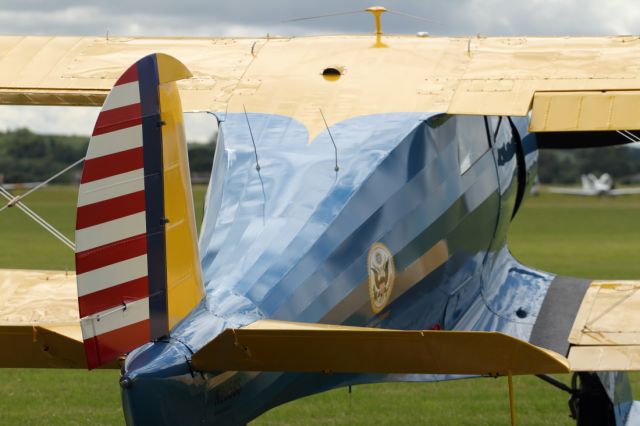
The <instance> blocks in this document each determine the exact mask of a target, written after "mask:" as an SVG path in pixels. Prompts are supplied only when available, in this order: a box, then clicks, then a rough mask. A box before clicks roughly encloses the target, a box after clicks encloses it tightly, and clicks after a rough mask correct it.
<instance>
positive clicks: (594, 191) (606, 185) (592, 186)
mask: <svg viewBox="0 0 640 426" xmlns="http://www.w3.org/2000/svg"><path fill="white" fill-rule="evenodd" d="M581 180H582V187H581V188H567V187H549V188H548V191H549V192H552V193H554V194H569V195H584V196H596V195H598V196H603V195H610V196H617V195H632V194H640V188H620V189H616V188H614V185H613V178H612V177H611V175H610V174H609V173H603V174H602V176H600V177H599V178H597V177H596V176H595V175H594V174H593V173H589V174H588V175H582V176H581Z"/></svg>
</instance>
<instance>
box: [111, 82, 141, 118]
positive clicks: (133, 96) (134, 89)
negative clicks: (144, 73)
mask: <svg viewBox="0 0 640 426" xmlns="http://www.w3.org/2000/svg"><path fill="white" fill-rule="evenodd" d="M137 103H140V88H139V85H138V81H137V80H136V81H132V82H130V83H125V84H122V85H120V86H114V87H113V89H111V92H109V96H107V99H106V100H105V101H104V104H103V105H102V111H109V110H111V109H115V108H121V107H123V106H127V105H132V104H137Z"/></svg>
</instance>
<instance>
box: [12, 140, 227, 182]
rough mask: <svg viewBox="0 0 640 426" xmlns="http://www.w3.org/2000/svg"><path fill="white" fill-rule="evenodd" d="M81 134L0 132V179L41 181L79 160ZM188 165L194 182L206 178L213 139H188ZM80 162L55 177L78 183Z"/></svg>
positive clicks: (82, 143) (83, 147)
mask: <svg viewBox="0 0 640 426" xmlns="http://www.w3.org/2000/svg"><path fill="white" fill-rule="evenodd" d="M88 144H89V138H88V137H84V136H60V135H41V134H37V133H33V132H32V131H30V130H28V129H18V130H13V131H8V132H0V182H1V181H4V182H41V181H43V180H45V179H48V178H49V177H51V176H53V175H54V174H55V173H57V172H59V171H60V170H62V169H64V168H65V167H67V166H69V165H70V164H73V163H74V162H76V161H78V160H79V159H81V158H82V157H84V155H85V154H86V152H87V145H88ZM188 149H189V167H190V169H191V174H192V176H193V178H194V181H196V182H201V183H202V182H206V181H207V180H208V178H209V174H210V172H211V166H212V164H213V153H214V151H215V141H209V142H208V143H206V144H200V143H190V144H188ZM81 172H82V164H80V165H78V166H77V167H74V169H72V170H70V171H69V172H68V173H65V174H63V175H62V176H60V177H59V178H57V179H56V180H55V182H56V183H77V182H78V181H79V180H80V174H81Z"/></svg>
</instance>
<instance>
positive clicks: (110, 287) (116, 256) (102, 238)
mask: <svg viewBox="0 0 640 426" xmlns="http://www.w3.org/2000/svg"><path fill="white" fill-rule="evenodd" d="M190 75H191V74H190V73H189V71H188V70H187V69H186V68H185V66H184V65H183V64H182V63H180V62H179V61H177V60H176V59H174V58H172V57H170V56H167V55H162V54H152V55H149V56H146V57H144V58H142V59H141V60H139V61H138V62H137V63H136V64H134V65H132V66H131V67H130V68H129V69H128V70H127V71H125V72H124V74H123V75H122V76H121V77H120V78H119V79H118V81H117V82H116V84H115V86H114V87H113V89H112V90H111V92H110V94H109V96H108V97H107V99H106V100H105V103H104V105H103V107H102V110H101V112H100V115H99V116H98V120H97V122H96V124H95V128H94V131H93V135H92V136H91V140H90V143H89V148H88V150H87V156H86V159H85V163H84V169H83V172H82V179H81V181H80V189H79V194H78V211H77V220H76V271H77V274H78V278H77V280H78V304H79V309H80V318H81V325H82V335H83V339H84V347H85V354H86V357H87V364H88V366H89V368H96V367H99V366H100V365H103V364H104V363H107V362H109V361H112V360H113V359H115V358H117V357H119V356H122V355H123V354H125V353H127V352H129V351H130V350H132V349H134V348H136V347H138V346H140V345H142V344H144V343H146V342H148V341H150V340H153V339H157V338H159V337H162V336H165V335H167V334H168V333H169V331H170V330H171V328H172V327H173V326H174V325H175V324H176V323H177V322H178V321H180V320H181V319H182V318H184V316H185V315H186V314H188V313H189V312H190V311H191V309H192V308H193V307H194V306H195V305H196V304H197V303H198V302H199V301H200V300H201V299H202V297H203V295H204V288H203V285H202V278H201V271H200V263H199V256H198V251H197V245H196V227H195V218H194V212H193V197H192V194H191V182H190V178H189V165H188V161H187V151H186V143H185V138H184V128H183V117H182V107H181V103H180V97H179V94H178V89H177V86H176V83H175V81H176V80H180V79H183V78H187V77H190Z"/></svg>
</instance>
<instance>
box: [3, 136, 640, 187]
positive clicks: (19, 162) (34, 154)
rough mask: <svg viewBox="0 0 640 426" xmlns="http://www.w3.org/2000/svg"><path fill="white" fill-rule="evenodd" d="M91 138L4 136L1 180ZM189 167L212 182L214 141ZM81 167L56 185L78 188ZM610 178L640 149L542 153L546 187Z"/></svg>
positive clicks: (62, 158)
mask: <svg viewBox="0 0 640 426" xmlns="http://www.w3.org/2000/svg"><path fill="white" fill-rule="evenodd" d="M88 143H89V138H88V137H83V136H60V135H41V134H37V133H33V132H31V131H30V130H28V129H18V130H13V131H8V132H4V133H3V132H0V178H3V179H4V182H40V181H42V180H44V179H47V178H49V177H50V176H52V175H53V174H55V173H57V172H58V171H60V170H62V169H64V168H65V167H67V166H68V165H70V164H73V163H74V162H75V161H77V160H78V159H80V158H82V157H83V156H84V155H85V153H86V150H87V144H88ZM188 149H189V166H190V169H191V174H192V178H193V180H194V182H199V183H204V182H207V181H208V178H209V174H210V173H211V166H212V163H213V153H214V151H215V140H210V141H209V142H208V143H206V144H199V143H190V144H188ZM81 171H82V166H78V167H76V168H75V169H74V170H72V171H71V172H69V173H66V174H64V175H62V176H61V177H60V178H58V179H57V180H56V182H58V183H72V182H77V181H78V180H79V178H80V173H81ZM587 173H594V174H596V175H600V174H602V173H609V174H610V175H611V176H612V177H613V178H614V179H615V181H616V182H620V183H635V182H640V149H637V148H631V147H628V146H620V147H611V148H588V149H575V150H542V151H540V161H539V168H538V176H539V178H540V182H542V183H562V184H570V183H576V182H578V181H579V179H580V175H581V174H587Z"/></svg>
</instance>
